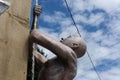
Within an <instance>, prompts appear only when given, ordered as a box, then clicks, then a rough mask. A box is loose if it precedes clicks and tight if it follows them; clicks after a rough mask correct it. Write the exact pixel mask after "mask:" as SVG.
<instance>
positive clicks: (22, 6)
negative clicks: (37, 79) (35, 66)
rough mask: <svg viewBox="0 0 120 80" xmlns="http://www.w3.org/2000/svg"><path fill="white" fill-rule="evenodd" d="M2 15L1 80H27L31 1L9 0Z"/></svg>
mask: <svg viewBox="0 0 120 80" xmlns="http://www.w3.org/2000/svg"><path fill="white" fill-rule="evenodd" d="M8 1H9V2H10V3H11V7H10V8H9V9H8V10H7V11H6V12H5V13H4V14H2V15H0V80H26V74H27V53H28V36H29V18H30V5H31V0H8Z"/></svg>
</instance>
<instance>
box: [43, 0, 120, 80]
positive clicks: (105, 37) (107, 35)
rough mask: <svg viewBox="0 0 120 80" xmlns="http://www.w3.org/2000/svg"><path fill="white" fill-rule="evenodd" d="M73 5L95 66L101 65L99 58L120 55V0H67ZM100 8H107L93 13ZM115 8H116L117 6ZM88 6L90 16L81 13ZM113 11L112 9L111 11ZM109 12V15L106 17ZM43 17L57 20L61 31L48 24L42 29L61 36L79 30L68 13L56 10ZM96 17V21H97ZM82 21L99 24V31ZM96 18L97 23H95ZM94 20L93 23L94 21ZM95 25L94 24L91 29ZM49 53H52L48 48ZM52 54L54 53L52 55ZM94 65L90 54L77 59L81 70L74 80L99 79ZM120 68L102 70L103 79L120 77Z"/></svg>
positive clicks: (78, 24) (115, 79) (53, 22)
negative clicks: (93, 69)
mask: <svg viewBox="0 0 120 80" xmlns="http://www.w3.org/2000/svg"><path fill="white" fill-rule="evenodd" d="M67 1H68V2H69V5H70V7H71V9H72V12H73V16H74V19H75V21H76V22H77V26H78V27H79V29H80V32H81V34H82V37H83V38H84V39H85V40H86V43H87V45H88V51H89V53H90V56H91V57H92V60H93V62H94V64H95V66H97V65H98V60H99V61H102V59H111V60H115V59H117V58H120V49H119V48H120V37H119V36H120V9H118V8H119V7H120V0H67ZM94 9H101V10H104V11H105V12H103V13H102V12H100V13H97V14H94V13H93V12H92V10H94ZM114 9H115V10H114ZM85 10H88V11H89V13H90V15H89V18H88V17H87V16H86V14H81V12H84V11H85ZM110 12H112V13H110ZM106 15H107V17H106ZM42 19H43V21H45V22H47V23H48V24H58V25H59V27H60V28H61V29H60V32H58V33H56V32H54V30H52V29H49V28H43V27H42V29H41V30H42V31H44V32H45V33H47V34H48V35H49V34H50V35H51V36H52V37H54V38H56V39H57V40H59V39H60V38H61V37H67V36H69V35H72V34H77V31H76V29H75V27H74V26H73V23H72V21H71V19H70V17H67V16H66V15H65V13H63V12H60V11H58V12H57V11H55V13H54V14H52V15H50V14H45V15H43V17H42ZM96 20H97V21H96ZM80 22H83V23H86V24H88V25H92V26H95V27H97V30H96V31H92V32H89V31H87V30H85V29H83V25H80ZM94 22H95V23H94ZM101 22H104V25H105V28H106V29H102V28H101V27H102V26H99V24H100V23H101ZM93 23H94V24H93ZM92 28H94V27H91V29H92ZM46 53H49V52H48V51H46ZM50 57H51V56H50ZM119 64H120V63H119ZM91 68H92V64H91V63H90V60H89V58H88V56H87V54H86V55H85V56H84V57H82V58H80V59H79V60H78V74H77V76H76V78H75V79H74V80H80V79H81V80H97V78H98V77H97V75H96V73H95V72H94V71H91V70H89V69H91ZM119 75H120V71H119V69H118V67H116V66H113V67H112V69H110V70H108V71H105V72H104V71H103V72H100V76H101V78H102V80H113V79H114V80H119V79H120V76H119Z"/></svg>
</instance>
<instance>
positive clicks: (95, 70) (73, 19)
mask: <svg viewBox="0 0 120 80" xmlns="http://www.w3.org/2000/svg"><path fill="white" fill-rule="evenodd" d="M64 1H65V4H66V7H67V9H68V12H69V13H70V17H71V19H72V21H73V23H74V25H75V27H76V30H77V32H78V34H79V36H80V37H81V34H80V31H79V28H78V27H77V25H76V22H75V20H74V18H73V15H72V12H71V10H70V8H69V6H68V2H67V0H64ZM87 55H88V57H89V59H90V62H91V63H92V66H93V69H94V71H95V72H96V74H97V76H98V79H99V80H101V77H100V75H99V73H98V71H97V69H96V68H95V65H94V63H93V61H92V58H91V57H90V55H89V53H88V51H87Z"/></svg>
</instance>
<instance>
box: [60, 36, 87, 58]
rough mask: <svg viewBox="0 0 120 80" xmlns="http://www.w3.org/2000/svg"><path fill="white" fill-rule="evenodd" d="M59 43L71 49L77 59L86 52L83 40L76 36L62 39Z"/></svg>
mask: <svg viewBox="0 0 120 80" xmlns="http://www.w3.org/2000/svg"><path fill="white" fill-rule="evenodd" d="M61 42H62V43H63V44H65V45H67V46H69V47H70V48H72V49H73V50H74V51H75V53H76V55H77V57H78V58H79V57H82V56H83V55H84V54H85V52H86V49H87V46H86V44H85V42H84V40H83V39H82V38H81V37H80V36H78V35H73V36H69V37H67V38H65V39H64V38H62V39H61Z"/></svg>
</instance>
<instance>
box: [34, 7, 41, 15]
mask: <svg viewBox="0 0 120 80" xmlns="http://www.w3.org/2000/svg"><path fill="white" fill-rule="evenodd" d="M41 11H42V6H41V5H35V6H34V15H37V16H39V15H40V13H41Z"/></svg>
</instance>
